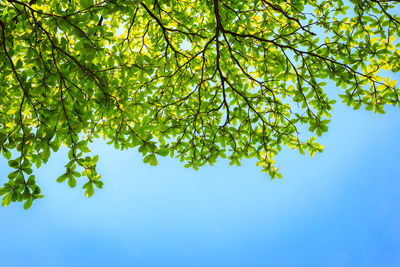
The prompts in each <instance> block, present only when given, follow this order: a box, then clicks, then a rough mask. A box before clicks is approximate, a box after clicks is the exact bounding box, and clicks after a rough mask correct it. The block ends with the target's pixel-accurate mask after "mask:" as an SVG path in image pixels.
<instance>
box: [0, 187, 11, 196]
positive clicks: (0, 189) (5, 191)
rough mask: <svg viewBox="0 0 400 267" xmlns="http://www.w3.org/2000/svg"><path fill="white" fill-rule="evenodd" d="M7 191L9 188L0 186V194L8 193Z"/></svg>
mask: <svg viewBox="0 0 400 267" xmlns="http://www.w3.org/2000/svg"><path fill="white" fill-rule="evenodd" d="M8 192H10V190H9V189H7V188H4V187H0V196H2V195H4V194H6V193H8Z"/></svg>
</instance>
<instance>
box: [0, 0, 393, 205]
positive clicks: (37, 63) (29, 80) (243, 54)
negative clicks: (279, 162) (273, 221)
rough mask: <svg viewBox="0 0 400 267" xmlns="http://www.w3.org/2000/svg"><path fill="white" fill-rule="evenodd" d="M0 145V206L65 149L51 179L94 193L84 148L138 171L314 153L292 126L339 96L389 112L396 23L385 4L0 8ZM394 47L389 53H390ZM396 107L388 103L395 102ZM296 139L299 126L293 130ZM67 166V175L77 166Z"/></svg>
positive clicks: (44, 1)
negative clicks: (333, 94)
mask: <svg viewBox="0 0 400 267" xmlns="http://www.w3.org/2000/svg"><path fill="white" fill-rule="evenodd" d="M0 7H1V8H0V11H1V12H0V107H1V110H0V124H1V129H0V149H1V151H2V155H3V156H4V157H5V158H6V159H8V163H9V166H10V167H11V168H12V172H11V173H10V174H9V176H8V178H9V180H8V182H6V183H5V184H4V187H3V188H1V189H0V195H3V200H2V203H3V206H7V205H8V204H9V203H10V202H13V201H24V202H25V204H24V207H25V208H29V207H30V206H31V205H32V201H33V200H35V199H37V198H41V197H42V195H41V192H40V188H39V186H38V185H36V182H35V176H34V175H32V172H33V171H32V168H33V166H36V167H37V168H39V167H40V166H41V165H42V163H46V162H47V161H48V159H49V157H50V154H51V152H52V151H53V152H56V151H57V150H58V149H59V147H60V146H61V145H62V144H64V145H66V146H68V147H69V154H68V156H69V162H67V164H66V165H65V167H66V171H65V173H64V174H62V175H61V176H60V177H59V178H58V179H57V181H58V182H63V181H66V180H67V181H68V185H69V186H71V187H75V186H76V183H77V178H78V177H80V176H81V175H83V176H86V177H87V179H88V180H87V182H86V183H85V184H84V185H83V188H84V189H85V193H86V196H91V195H92V194H93V192H94V188H95V187H97V188H101V187H102V186H103V183H102V182H101V181H100V175H99V174H98V173H97V172H96V163H97V160H98V156H87V154H85V153H88V152H90V149H89V147H88V145H89V144H90V143H91V142H92V141H93V139H94V138H99V137H100V136H101V137H103V138H104V139H105V140H107V141H108V143H109V144H113V145H114V146H115V148H116V149H128V148H133V147H138V150H139V152H141V153H142V154H143V157H144V158H143V161H144V162H145V163H150V164H151V165H157V156H167V155H170V156H171V157H177V158H180V160H181V161H185V162H186V165H185V166H186V167H192V168H194V169H198V168H199V167H200V166H202V165H204V164H206V163H209V164H211V165H212V164H213V163H214V162H216V160H217V158H219V157H222V158H226V157H227V158H228V159H229V160H230V163H231V164H237V165H240V161H241V160H242V159H243V157H244V158H254V157H255V158H257V159H258V164H257V165H261V166H262V171H263V172H267V173H268V174H269V175H270V176H271V178H272V179H273V178H275V177H278V178H281V175H280V174H279V173H278V168H277V167H275V166H274V161H273V156H274V155H275V154H277V153H278V152H279V151H280V150H281V146H282V145H284V146H288V147H290V148H292V149H296V150H298V151H299V152H300V153H302V154H304V153H305V151H307V150H308V152H309V153H310V154H311V156H312V155H314V153H315V152H321V151H322V148H323V146H321V145H320V144H318V143H317V142H316V138H315V137H311V138H310V139H308V140H302V139H301V138H300V133H301V132H302V131H307V129H305V130H304V126H306V127H308V130H309V131H311V132H315V133H316V135H317V136H321V134H322V133H323V132H326V131H327V130H328V126H327V125H328V123H329V117H330V111H331V110H332V105H333V104H334V103H335V101H334V100H330V99H329V98H328V96H327V94H326V92H325V91H324V86H325V85H326V82H325V80H326V79H329V80H331V81H334V82H336V86H337V87H340V86H341V87H342V88H343V90H342V91H343V93H341V94H340V97H341V98H342V99H343V102H344V103H346V104H347V105H349V106H352V107H353V108H354V109H359V108H360V107H361V106H363V107H365V109H367V110H374V111H375V112H378V113H384V106H385V105H387V104H390V105H399V95H400V90H399V88H398V87H396V85H395V83H396V81H394V80H390V79H389V78H387V77H386V78H383V77H381V76H378V74H379V73H383V74H385V72H390V71H391V72H397V71H399V70H400V49H399V47H400V45H399V44H398V42H395V41H394V39H395V37H396V36H397V37H398V36H399V35H400V17H399V16H398V15H396V12H395V8H396V7H397V8H398V7H399V1H395V0H370V1H366V0H350V1H348V2H344V1H342V0H330V1H313V0H310V1H304V0H287V1H278V0H253V1H241V0H207V1H195V0H193V1H173V0H143V1H139V0H125V1H122V0H104V1H100V0H96V1H95V0H75V1H74V0H31V1H30V2H29V3H28V2H25V1H18V0H0ZM396 44H397V45H396ZM399 106H400V105H399ZM301 129H303V130H301ZM77 168H78V169H77Z"/></svg>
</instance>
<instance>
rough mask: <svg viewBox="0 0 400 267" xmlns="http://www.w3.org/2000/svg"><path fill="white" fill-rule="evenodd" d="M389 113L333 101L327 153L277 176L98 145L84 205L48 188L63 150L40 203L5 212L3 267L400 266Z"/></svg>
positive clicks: (295, 158)
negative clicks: (100, 184)
mask: <svg viewBox="0 0 400 267" xmlns="http://www.w3.org/2000/svg"><path fill="white" fill-rule="evenodd" d="M328 90H332V91H336V90H339V89H335V88H334V87H330V88H329V89H328ZM386 110H387V111H388V112H387V114H385V115H374V114H373V113H370V112H366V111H362V110H359V111H353V110H351V108H349V107H346V106H344V105H343V104H340V103H338V104H336V105H335V110H334V113H333V119H332V122H331V124H330V130H329V132H328V133H327V134H326V135H325V136H323V138H321V142H322V143H323V144H324V145H325V151H324V152H323V153H322V154H318V155H316V156H315V157H314V158H310V157H306V156H302V155H300V154H299V153H298V152H295V151H291V150H285V151H283V153H281V154H280V155H279V156H278V158H277V163H278V164H279V165H280V167H281V170H282V174H283V175H284V178H283V179H282V180H274V181H270V180H269V178H268V177H267V176H266V175H265V174H262V173H261V172H260V169H259V168H258V167H256V166H255V161H254V160H247V161H244V162H243V165H242V166H241V167H232V166H229V165H228V163H227V162H226V161H219V163H218V164H217V165H216V166H214V167H204V168H202V169H200V170H199V171H194V170H191V169H185V168H184V167H183V164H182V163H180V162H179V161H178V160H177V159H170V158H164V159H162V160H160V161H159V166H157V167H151V166H148V165H145V164H144V163H142V161H141V159H140V157H139V155H138V153H137V152H136V151H134V150H132V151H123V152H121V151H115V150H114V148H113V147H112V146H107V145H101V144H98V145H96V146H95V147H94V149H93V150H94V151H95V152H97V153H99V154H100V155H101V157H100V161H99V171H100V172H101V173H102V174H103V180H104V182H105V186H104V189H103V190H100V191H96V193H95V195H94V196H93V197H92V198H86V197H84V192H83V190H82V189H81V188H80V187H81V186H82V184H83V183H82V182H83V181H81V184H80V186H78V187H77V188H75V189H70V188H69V187H68V186H67V184H65V183H64V184H58V183H57V182H56V181H55V180H56V178H57V177H58V175H60V174H61V173H62V171H63V165H64V164H65V162H66V155H65V153H63V152H61V153H58V154H56V155H55V156H53V157H52V158H51V160H50V161H49V163H48V164H47V165H45V166H44V167H42V168H41V169H40V170H39V171H37V173H36V174H37V178H38V182H39V184H40V185H41V187H42V190H43V192H44V194H45V195H46V197H45V198H44V199H41V200H38V201H36V202H34V205H33V207H32V208H31V209H30V210H28V211H25V210H23V208H22V205H18V204H12V205H10V206H9V207H7V208H0V228H1V234H0V266H400V228H399V225H400V205H399V203H400V179H399V178H400V164H399V159H400V157H399V151H400V142H399V137H400V110H399V109H398V108H387V109H386ZM8 171H9V169H8V166H7V162H6V161H5V160H4V159H2V160H1V161H0V182H1V183H3V182H4V181H5V180H6V176H7V174H8ZM19 204H20V203H19Z"/></svg>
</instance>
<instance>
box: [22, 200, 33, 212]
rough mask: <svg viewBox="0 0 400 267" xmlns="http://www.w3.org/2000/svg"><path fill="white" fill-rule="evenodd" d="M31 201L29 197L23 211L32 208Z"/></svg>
mask: <svg viewBox="0 0 400 267" xmlns="http://www.w3.org/2000/svg"><path fill="white" fill-rule="evenodd" d="M32 202H33V199H32V198H31V197H30V198H28V199H27V200H26V201H25V203H24V209H26V210H27V209H29V208H30V207H31V206H32Z"/></svg>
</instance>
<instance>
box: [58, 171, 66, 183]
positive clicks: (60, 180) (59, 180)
mask: <svg viewBox="0 0 400 267" xmlns="http://www.w3.org/2000/svg"><path fill="white" fill-rule="evenodd" d="M67 178H68V174H66V173H65V174H63V175H61V176H60V177H58V178H57V182H59V183H62V182H64V181H65V180H66V179H67Z"/></svg>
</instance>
